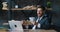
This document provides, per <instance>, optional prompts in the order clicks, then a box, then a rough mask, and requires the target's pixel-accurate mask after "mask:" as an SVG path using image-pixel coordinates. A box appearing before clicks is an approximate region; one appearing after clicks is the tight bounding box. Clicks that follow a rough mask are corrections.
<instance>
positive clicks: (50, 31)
mask: <svg viewBox="0 0 60 32" xmlns="http://www.w3.org/2000/svg"><path fill="white" fill-rule="evenodd" d="M24 32H57V31H55V30H43V29H40V30H38V29H36V30H31V29H30V30H25V31H24Z"/></svg>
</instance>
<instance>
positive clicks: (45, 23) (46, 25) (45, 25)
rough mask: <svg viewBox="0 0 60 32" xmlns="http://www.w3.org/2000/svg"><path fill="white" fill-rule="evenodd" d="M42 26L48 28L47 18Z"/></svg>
mask: <svg viewBox="0 0 60 32" xmlns="http://www.w3.org/2000/svg"><path fill="white" fill-rule="evenodd" d="M43 27H44V28H45V29H49V27H50V25H49V20H48V18H45V21H44V23H43Z"/></svg>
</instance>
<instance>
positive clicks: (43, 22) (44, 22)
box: [35, 15, 50, 29]
mask: <svg viewBox="0 0 60 32" xmlns="http://www.w3.org/2000/svg"><path fill="white" fill-rule="evenodd" d="M37 19H38V17H35V20H37ZM38 23H40V24H41V27H40V28H38V27H36V28H37V29H48V28H49V27H50V23H49V19H48V17H47V15H44V16H43V17H42V19H41V20H39V21H38Z"/></svg>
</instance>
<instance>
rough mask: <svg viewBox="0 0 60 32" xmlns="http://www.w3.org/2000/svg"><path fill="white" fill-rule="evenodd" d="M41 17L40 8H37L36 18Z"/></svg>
mask: <svg viewBox="0 0 60 32" xmlns="http://www.w3.org/2000/svg"><path fill="white" fill-rule="evenodd" d="M42 15H43V11H42V8H38V9H37V16H38V17H41V16H42Z"/></svg>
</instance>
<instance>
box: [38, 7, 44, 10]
mask: <svg viewBox="0 0 60 32" xmlns="http://www.w3.org/2000/svg"><path fill="white" fill-rule="evenodd" d="M38 8H41V9H42V10H45V7H44V6H39V7H37V9H38Z"/></svg>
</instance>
